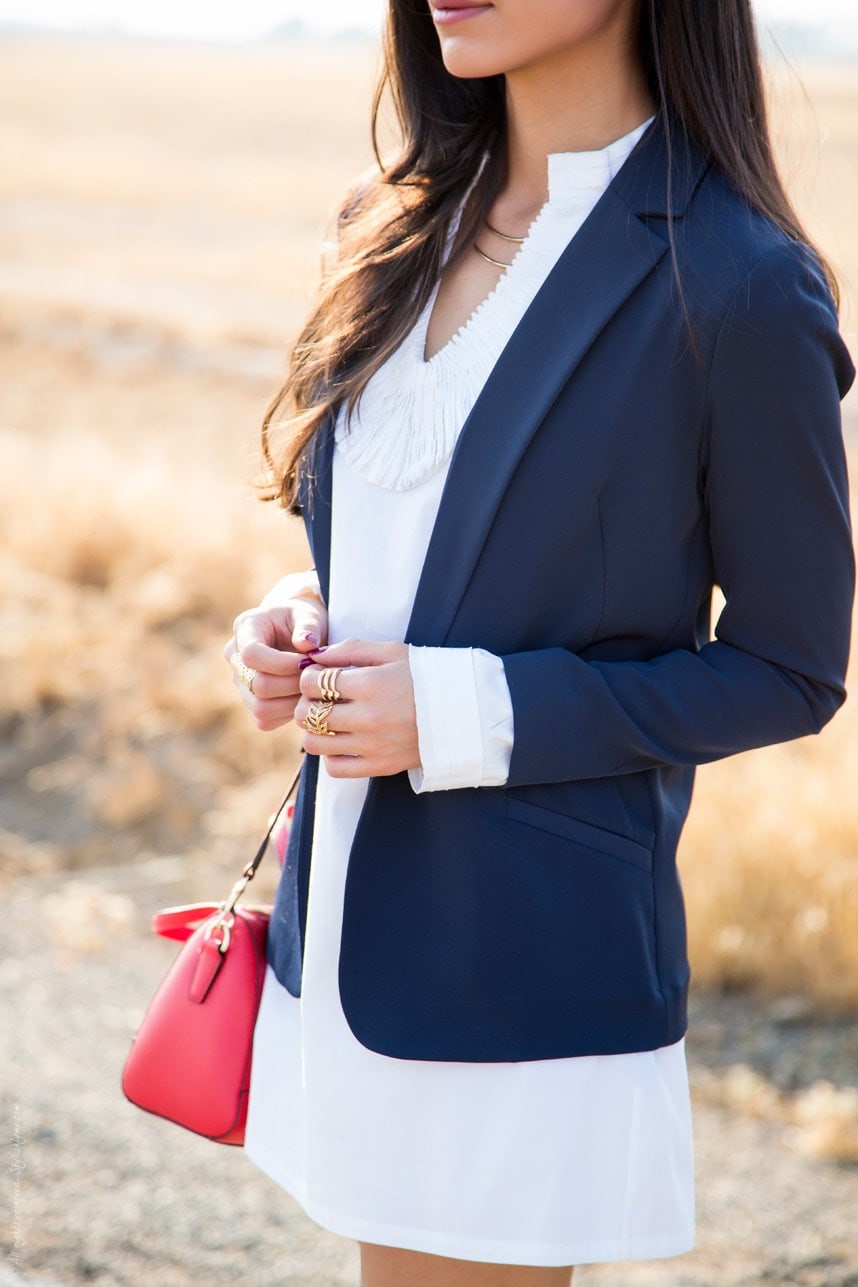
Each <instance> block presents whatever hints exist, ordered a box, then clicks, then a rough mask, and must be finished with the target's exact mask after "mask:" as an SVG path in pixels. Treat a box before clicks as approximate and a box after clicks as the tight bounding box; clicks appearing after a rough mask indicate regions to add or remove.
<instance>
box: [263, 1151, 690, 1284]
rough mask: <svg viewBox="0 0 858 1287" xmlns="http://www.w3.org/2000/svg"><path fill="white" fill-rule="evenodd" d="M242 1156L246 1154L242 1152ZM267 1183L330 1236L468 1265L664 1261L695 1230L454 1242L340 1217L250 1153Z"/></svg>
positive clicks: (681, 1251)
mask: <svg viewBox="0 0 858 1287" xmlns="http://www.w3.org/2000/svg"><path fill="white" fill-rule="evenodd" d="M245 1151H246V1150H245ZM248 1157H249V1158H250V1161H251V1162H252V1163H253V1165H254V1166H257V1167H258V1168H259V1169H260V1170H261V1171H263V1172H264V1173H265V1174H266V1175H267V1176H268V1177H269V1178H270V1179H272V1180H274V1181H275V1183H276V1184H277V1185H278V1186H279V1187H280V1188H281V1189H283V1191H284V1192H285V1193H288V1194H289V1196H290V1197H291V1198H293V1199H294V1200H295V1201H296V1202H297V1203H298V1204H299V1206H300V1207H301V1208H302V1210H303V1211H304V1213H305V1214H306V1215H307V1216H309V1218H310V1219H311V1220H313V1221H314V1223H315V1224H317V1225H319V1226H320V1227H321V1228H323V1229H326V1230H327V1231H328V1233H334V1234H337V1235H338V1236H339V1237H341V1238H350V1239H352V1240H353V1241H355V1242H367V1243H372V1244H373V1245H376V1246H382V1247H397V1248H400V1249H402V1250H404V1251H420V1252H424V1253H426V1254H428V1255H433V1256H446V1257H449V1258H451V1259H454V1260H471V1261H475V1262H477V1263H480V1264H497V1265H521V1266H533V1267H535V1268H540V1269H553V1268H558V1267H560V1266H565V1265H595V1264H614V1263H617V1262H620V1261H635V1260H667V1259H670V1258H672V1257H674V1256H682V1255H685V1254H686V1253H687V1252H689V1251H691V1250H693V1248H694V1238H695V1228H694V1225H693V1224H692V1225H688V1226H685V1227H683V1228H682V1229H680V1230H677V1231H676V1232H674V1233H672V1234H662V1235H660V1236H659V1237H657V1238H656V1237H654V1238H626V1239H623V1238H617V1239H615V1240H610V1241H609V1240H603V1241H601V1242H591V1243H575V1244H569V1245H568V1246H567V1245H562V1244H559V1243H549V1244H545V1243H540V1244H533V1243H525V1242H509V1243H498V1242H497V1241H491V1242H490V1243H489V1242H488V1241H486V1240H482V1239H477V1238H466V1237H456V1236H454V1235H447V1234H442V1233H438V1232H437V1231H434V1230H431V1229H412V1228H407V1227H403V1226H399V1225H381V1224H377V1223H373V1222H372V1221H368V1220H361V1219H359V1218H357V1217H354V1216H341V1215H340V1214H338V1213H337V1212H334V1211H332V1210H331V1209H330V1208H328V1207H325V1206H322V1205H317V1204H316V1203H314V1202H313V1201H311V1200H310V1199H309V1198H308V1197H307V1195H306V1192H305V1190H304V1188H303V1186H302V1185H300V1184H298V1183H295V1182H292V1181H291V1180H290V1179H289V1177H288V1176H284V1175H283V1174H282V1172H281V1171H280V1169H279V1166H278V1165H277V1164H276V1162H275V1161H274V1160H272V1161H271V1162H270V1163H269V1161H268V1159H266V1158H264V1157H263V1156H262V1155H255V1156H254V1155H253V1154H250V1153H248Z"/></svg>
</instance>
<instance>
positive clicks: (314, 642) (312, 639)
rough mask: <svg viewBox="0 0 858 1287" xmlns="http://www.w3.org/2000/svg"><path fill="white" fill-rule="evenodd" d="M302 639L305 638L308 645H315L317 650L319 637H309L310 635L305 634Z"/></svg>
mask: <svg viewBox="0 0 858 1287" xmlns="http://www.w3.org/2000/svg"><path fill="white" fill-rule="evenodd" d="M304 638H305V639H308V640H309V641H310V643H311V644H315V645H316V647H317V648H318V646H319V636H318V635H311V634H309V633H307V634H305V635H304Z"/></svg>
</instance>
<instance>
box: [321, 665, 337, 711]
mask: <svg viewBox="0 0 858 1287" xmlns="http://www.w3.org/2000/svg"><path fill="white" fill-rule="evenodd" d="M342 672H343V668H342V666H332V667H331V668H330V670H323V671H322V673H321V675H320V676H319V691H320V692H321V694H322V697H323V698H324V700H325V701H326V702H339V701H342V693H341V692H339V690H338V689H337V680H338V679H339V677H340V675H341V674H342Z"/></svg>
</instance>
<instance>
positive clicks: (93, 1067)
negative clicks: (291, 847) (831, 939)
mask: <svg viewBox="0 0 858 1287" xmlns="http://www.w3.org/2000/svg"><path fill="white" fill-rule="evenodd" d="M226 866H227V867H228V864H226ZM225 870H226V868H224V871H225ZM84 875H85V881H84V880H82V878H81V873H77V874H75V873H68V874H65V875H62V876H60V877H59V878H58V877H57V876H55V875H54V876H50V877H33V876H30V877H27V878H26V879H24V878H19V879H16V880H12V881H8V882H6V883H5V884H4V887H3V891H2V895H3V907H4V912H5V915H4V918H3V919H4V935H3V939H4V943H3V947H4V959H3V961H2V964H0V987H2V991H3V994H4V997H5V1002H4V1006H5V1013H6V1019H5V1023H4V1041H3V1044H4V1050H5V1057H4V1060H3V1063H4V1068H5V1075H4V1077H3V1090H2V1120H3V1148H4V1150H5V1156H4V1158H3V1162H2V1194H0V1203H2V1206H3V1208H5V1210H4V1212H3V1253H4V1255H3V1262H2V1265H0V1285H2V1287H9V1285H11V1284H17V1283H22V1284H28V1285H29V1287H38V1285H39V1284H45V1285H47V1284H62V1285H63V1287H71V1284H79V1283H98V1284H102V1285H103V1287H108V1285H113V1284H129V1285H134V1287H137V1285H138V1284H143V1283H150V1282H153V1281H161V1282H163V1283H165V1284H168V1285H169V1287H185V1285H186V1284H188V1285H189V1284H195V1283H206V1284H211V1285H212V1287H214V1285H216V1284H221V1283H223V1284H227V1283H242V1284H244V1283H246V1284H252V1285H253V1287H269V1285H270V1287H274V1285H275V1284H278V1285H282V1287H310V1285H311V1284H313V1285H320V1287H321V1285H327V1287H350V1285H352V1284H356V1283H357V1259H356V1254H355V1250H354V1248H353V1246H352V1245H351V1244H350V1243H349V1242H347V1241H345V1240H343V1239H340V1238H338V1237H336V1236H334V1235H333V1234H330V1233H327V1232H324V1231H322V1230H320V1229H318V1228H317V1227H316V1226H314V1225H313V1224H312V1223H311V1222H310V1221H309V1220H308V1219H307V1218H306V1217H305V1216H304V1215H303V1214H302V1212H301V1211H300V1209H299V1208H298V1206H297V1205H296V1204H295V1203H294V1202H293V1201H292V1200H291V1199H290V1198H288V1197H286V1196H285V1195H284V1194H283V1193H281V1192H280V1191H279V1190H278V1189H277V1188H276V1187H275V1186H274V1185H272V1184H271V1183H270V1182H269V1181H268V1180H267V1179H266V1178H265V1177H264V1176H262V1175H261V1174H260V1173H258V1172H257V1171H256V1170H255V1169H254V1167H253V1166H252V1165H251V1164H250V1163H249V1162H248V1160H247V1159H246V1158H245V1157H244V1155H243V1153H242V1152H241V1151H240V1150H237V1149H230V1148H224V1147H222V1146H219V1145H214V1144H210V1143H209V1142H208V1141H205V1140H201V1139H198V1138H196V1137H194V1136H192V1135H190V1134H187V1133H186V1132H184V1131H181V1130H179V1129H178V1128H176V1127H172V1126H170V1125H168V1124H167V1123H164V1122H161V1121H159V1120H157V1119H155V1118H151V1117H149V1116H147V1115H146V1114H144V1113H141V1112H140V1111H139V1110H137V1109H135V1108H133V1107H132V1106H131V1105H129V1104H128V1103H126V1102H125V1100H124V1099H123V1097H122V1095H121V1092H120V1089H119V1077H120V1071H121V1067H122V1063H123V1061H124V1058H125V1054H126V1052H127V1049H128V1045H129V1042H130V1040H131V1036H132V1034H133V1032H134V1029H135V1026H136V1024H137V1022H138V1020H139V1016H140V1014H141V1011H142V1009H143V1007H144V1006H145V1003H146V1002H147V1000H148V998H149V995H150V994H151V992H152V990H153V989H154V986H155V985H156V983H157V981H158V979H159V978H160V976H161V974H162V973H163V971H164V970H165V969H166V966H167V964H168V963H169V961H170V960H171V959H172V955H173V951H174V948H173V946H172V945H170V944H168V943H166V942H163V941H161V940H158V939H156V938H154V937H153V936H151V935H150V934H149V933H148V932H147V924H148V920H149V916H150V914H151V912H152V911H153V910H155V909H157V908H158V907H159V906H161V905H164V904H172V903H175V902H181V901H185V900H192V899H198V898H200V897H202V896H204V893H205V890H206V889H207V890H208V892H209V894H211V893H213V892H216V891H215V890H214V889H213V886H212V877H211V876H210V875H207V876H205V877H204V876H203V872H202V869H201V867H200V864H199V863H198V862H194V861H193V860H186V859H181V858H178V857H177V858H160V859H154V860H151V861H150V862H149V863H143V864H140V865H139V866H137V867H133V866H132V867H115V868H104V867H103V868H97V869H90V870H89V871H87V872H86V873H84ZM219 876H220V873H219ZM269 877H270V873H269ZM220 878H221V879H222V878H223V877H222V876H221V877H220ZM217 888H218V890H219V888H220V887H219V886H218V887H217ZM688 1045H689V1054H690V1063H691V1071H692V1084H693V1087H694V1099H695V1120H696V1141H697V1144H696V1151H697V1175H698V1219H699V1242H698V1247H697V1249H696V1250H695V1251H694V1252H693V1253H691V1254H690V1255H687V1256H683V1257H681V1258H679V1259H676V1260H673V1261H662V1262H652V1263H649V1264H645V1265H637V1266H634V1265H618V1266H599V1267H595V1266H593V1267H587V1268H583V1269H582V1270H581V1271H580V1272H579V1275H578V1277H577V1281H578V1282H579V1283H581V1284H593V1287H596V1285H597V1284H598V1285H599V1287H636V1285H638V1284H640V1285H641V1287H644V1284H659V1287H716V1285H717V1287H732V1285H734V1284H735V1285H738V1284H743V1285H747V1287H750V1285H751V1284H763V1283H771V1284H787V1283H795V1284H802V1285H803V1287H855V1284H858V1225H856V1212H858V1165H856V1164H855V1162H854V1161H853V1162H851V1163H849V1162H848V1161H842V1162H838V1161H837V1159H836V1156H832V1155H831V1154H832V1153H833V1154H836V1153H837V1147H835V1146H834V1145H833V1144H832V1139H836V1140H839V1143H840V1145H841V1146H842V1145H844V1143H845V1137H844V1135H843V1132H842V1129H841V1130H839V1131H838V1130H835V1135H834V1136H833V1137H832V1136H831V1135H830V1134H829V1136H825V1134H824V1133H823V1135H822V1136H820V1134H819V1126H820V1113H816V1115H814V1113H813V1112H811V1113H810V1114H809V1115H808V1114H806V1113H805V1114H804V1116H802V1114H801V1113H797V1112H796V1105H799V1106H800V1105H801V1104H805V1106H808V1105H809V1106H810V1107H811V1108H812V1106H813V1102H816V1103H817V1104H818V1103H819V1102H820V1099H821V1100H822V1101H823V1108H824V1101H825V1100H826V1096H827V1097H828V1105H827V1110H825V1111H827V1112H828V1115H829V1117H830V1115H831V1111H832V1103H831V1098H832V1096H833V1097H834V1107H835V1108H836V1105H837V1102H838V1095H839V1096H840V1098H841V1100H842V1098H843V1096H848V1094H849V1091H848V1087H849V1086H850V1084H851V1083H852V1082H854V1074H855V1068H856V1066H858V1021H856V1020H851V1021H842V1022H839V1023H833V1022H827V1023H826V1022H821V1021H817V1020H816V1019H815V1016H814V1014H813V1012H812V1009H811V1008H810V1007H809V1006H808V1005H807V1003H805V1002H802V1001H801V1000H799V999H795V1000H793V1001H783V1000H782V1001H780V1002H777V1003H772V1004H771V1005H769V1006H768V1007H766V1006H763V1005H761V1004H760V1003H752V1002H751V1001H749V1000H747V999H745V998H743V997H741V996H735V997H732V998H730V997H726V998H724V997H722V998H717V997H711V996H710V997H706V996H698V997H696V998H695V1002H694V1006H693V1016H692V1025H691V1035H690V1037H689V1043H688ZM821 1082H822V1083H825V1085H822V1086H821V1085H820V1083H821ZM811 1087H814V1089H813V1090H811V1089H810V1088H811ZM835 1088H839V1089H835ZM852 1093H853V1094H854V1093H855V1092H854V1091H853V1092H852ZM825 1111H823V1112H822V1115H821V1116H822V1119H825ZM835 1126H836V1123H835ZM840 1127H841V1128H842V1127H843V1123H842V1122H841V1123H840ZM826 1138H827V1139H828V1141H829V1144H828V1147H826V1144H825V1140H826ZM826 1154H829V1155H827V1156H826Z"/></svg>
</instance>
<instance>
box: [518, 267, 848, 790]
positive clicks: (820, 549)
mask: <svg viewBox="0 0 858 1287" xmlns="http://www.w3.org/2000/svg"><path fill="white" fill-rule="evenodd" d="M853 377H854V368H853V366H852V363H851V361H850V359H849V355H848V353H847V351H846V348H845V346H844V344H843V341H842V340H841V338H840V335H839V333H838V329H837V317H836V311H835V308H834V304H833V302H832V300H831V297H830V294H829V291H828V287H827V284H826V282H825V280H824V278H823V276H822V273H821V271H820V270H819V267H818V264H817V262H816V260H815V259H814V258H813V257H812V256H811V253H810V252H809V251H808V250H807V249H806V248H804V247H799V246H796V245H795V244H794V243H790V244H786V245H779V246H778V247H776V248H775V249H773V250H771V251H769V252H768V253H767V254H766V255H764V256H763V258H762V259H761V260H760V261H759V262H758V264H757V265H756V267H755V268H754V269H753V270H752V271H751V272H750V273H749V275H748V276H747V277H746V279H745V280H744V281H743V282H742V284H741V285H740V286H739V288H738V289H737V291H736V292H735V295H734V297H733V299H732V301H731V304H730V307H729V308H728V309H727V311H726V313H725V315H724V317H723V320H722V323H721V327H720V332H719V334H718V337H717V340H716V343H715V346H714V351H713V358H712V364H711V370H710V378H709V386H708V399H707V402H708V425H707V432H706V435H705V439H704V447H703V450H702V459H701V477H702V488H703V497H704V503H705V506H706V509H707V511H708V520H709V530H710V543H711V552H712V560H713V566H714V572H715V581H716V583H717V584H719V585H720V586H721V589H722V591H723V593H724V596H725V599H726V606H725V608H724V610H723V612H722V614H721V616H720V619H719V621H718V624H717V627H716V630H715V639H714V640H713V641H711V642H709V643H707V644H705V645H704V646H703V647H702V648H701V649H700V651H698V652H695V651H692V650H690V649H678V650H675V651H668V652H665V653H663V654H662V655H659V656H655V657H653V658H652V659H650V660H646V661H610V662H603V661H596V660H585V659H583V658H582V657H581V656H578V655H576V654H573V653H572V652H569V651H566V650H564V649H562V648H552V649H548V650H541V651H534V652H526V653H516V654H513V655H510V656H506V657H504V659H503V660H504V666H505V668H506V675H507V681H508V684H509V689H510V695H511V698H512V704H513V711H514V719H515V744H514V747H513V753H512V761H511V765H510V773H509V779H508V784H509V785H511V786H516V785H525V784H528V783H534V782H558V781H569V780H574V779H584V778H593V777H604V776H609V775H612V774H621V773H632V772H637V771H639V770H643V769H647V768H650V767H653V766H655V765H662V764H680V765H689V764H700V763H704V762H706V761H709V760H715V759H719V758H720V757H722V756H726V755H730V754H732V753H734V752H738V751H743V750H747V749H749V748H751V747H756V746H763V745H767V744H769V743H773V742H780V741H786V740H788V739H790V738H794V737H800V736H802V735H804V734H806V733H812V732H818V730H819V729H820V728H821V727H822V726H823V725H824V724H825V723H826V722H827V720H829V719H830V718H831V716H832V715H833V714H834V712H835V711H836V710H837V708H838V707H839V706H840V704H841V702H842V701H843V700H844V697H845V690H844V676H845V672H846V665H847V661H848V655H849V635H850V626H851V617H852V612H851V605H852V595H853V590H854V559H853V550H852V541H851V533H850V527H849V515H848V482H847V473H846V461H845V453H844V449H843V439H842V434H841V424H840V406H839V403H840V398H841V396H842V395H843V394H845V392H846V391H847V390H848V388H849V386H850V385H851V383H852V379H853Z"/></svg>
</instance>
